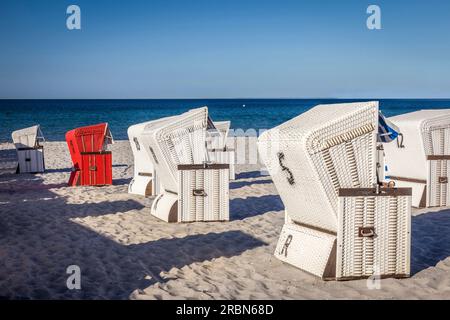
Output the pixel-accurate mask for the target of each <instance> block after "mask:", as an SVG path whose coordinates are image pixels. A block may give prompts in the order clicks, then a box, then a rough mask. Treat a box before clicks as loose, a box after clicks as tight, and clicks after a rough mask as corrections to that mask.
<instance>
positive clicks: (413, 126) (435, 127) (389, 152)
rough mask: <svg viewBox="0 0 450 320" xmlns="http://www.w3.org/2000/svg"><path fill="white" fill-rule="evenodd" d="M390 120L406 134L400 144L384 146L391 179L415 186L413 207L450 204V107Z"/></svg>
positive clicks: (408, 114)
mask: <svg viewBox="0 0 450 320" xmlns="http://www.w3.org/2000/svg"><path fill="white" fill-rule="evenodd" d="M389 120H390V121H392V122H394V123H395V124H396V125H397V126H399V127H400V128H401V130H402V134H403V141H399V144H390V145H386V146H385V154H386V164H387V167H388V176H389V180H390V181H394V182H395V184H396V185H397V186H401V187H411V188H412V190H413V194H412V205H413V206H414V207H425V206H426V207H436V206H448V205H450V185H449V183H448V182H449V178H450V109H443V110H421V111H416V112H411V113H406V114H402V115H399V116H395V117H391V118H389ZM400 140H401V139H400ZM400 143H401V145H400Z"/></svg>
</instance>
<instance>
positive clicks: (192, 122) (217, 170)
mask: <svg viewBox="0 0 450 320" xmlns="http://www.w3.org/2000/svg"><path fill="white" fill-rule="evenodd" d="M208 119H209V118H208V109H207V108H206V107H203V108H198V109H194V110H190V111H188V112H186V113H184V114H182V115H179V116H175V117H170V118H164V119H161V121H159V122H157V123H152V124H149V125H147V126H146V127H145V128H144V130H143V133H142V142H143V144H144V145H145V147H144V149H145V151H146V152H148V155H149V157H150V158H151V159H152V162H153V165H154V168H155V170H156V172H157V173H158V177H159V179H160V183H161V194H159V195H158V196H157V197H156V198H155V200H154V201H153V204H152V208H151V214H152V215H154V216H155V217H157V218H159V219H161V220H163V221H167V222H194V221H226V220H229V206H228V202H229V165H228V164H222V163H212V162H210V161H208V155H207V148H206V136H207V134H206V131H207V126H208V121H209V120H208Z"/></svg>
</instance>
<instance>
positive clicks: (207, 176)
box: [178, 169, 230, 222]
mask: <svg viewBox="0 0 450 320" xmlns="http://www.w3.org/2000/svg"><path fill="white" fill-rule="evenodd" d="M178 180H179V183H180V189H181V190H180V193H179V194H178V221H179V222H194V221H228V220H229V219H230V214H229V169H208V170H205V169H198V170H179V171H178Z"/></svg>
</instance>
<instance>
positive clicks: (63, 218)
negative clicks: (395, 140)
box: [0, 141, 450, 299]
mask: <svg viewBox="0 0 450 320" xmlns="http://www.w3.org/2000/svg"><path fill="white" fill-rule="evenodd" d="M111 149H112V151H113V177H114V185H112V186H108V187H76V188H69V187H67V181H68V178H69V174H70V170H71V169H70V166H71V161H70V157H69V154H68V151H67V147H66V144H65V142H47V143H45V162H46V168H47V172H46V173H45V174H37V175H30V174H21V175H16V174H13V173H11V172H8V170H6V169H7V167H8V166H10V165H11V162H9V161H8V157H9V156H10V155H11V154H13V152H14V151H13V145H12V144H7V143H3V144H0V153H1V157H0V158H1V175H0V261H1V265H2V266H1V268H0V297H2V298H12V299H49V298H50V299H433V298H444V299H450V209H442V208H441V209H433V210H429V209H426V210H416V209H413V210H412V212H413V218H412V260H411V268H412V277H411V278H408V279H402V280H397V279H384V280H381V282H380V288H379V289H370V288H369V287H370V286H369V287H368V285H367V280H358V281H347V282H324V281H322V280H320V279H318V278H316V277H314V276H311V275H309V274H307V273H305V272H303V271H301V270H299V269H296V268H295V267H293V266H290V265H287V264H284V263H282V262H281V261H279V260H277V259H276V258H275V257H274V256H273V251H274V248H275V245H276V243H277V240H278V236H279V233H280V230H281V227H282V225H283V221H284V213H283V210H284V208H283V203H282V202H281V200H280V198H279V196H278V195H277V191H276V189H275V187H274V185H273V183H272V181H271V179H270V176H265V175H262V174H261V172H260V168H259V167H258V166H257V165H241V166H237V177H236V180H235V181H233V182H232V183H231V185H230V215H231V221H230V222H227V223H223V222H222V223H221V222H214V223H190V224H168V223H165V222H162V221H159V220H158V219H156V218H155V217H153V216H151V215H150V205H151V203H152V200H153V199H152V198H142V197H139V196H135V195H129V194H128V193H127V185H128V183H129V181H130V180H131V177H132V174H133V157H132V153H131V150H130V148H129V144H128V141H118V142H116V143H115V144H114V145H113V146H112V147H111ZM70 265H78V266H79V267H80V269H81V290H69V289H68V288H67V287H66V280H67V277H68V276H69V275H68V274H66V268H67V267H68V266H70Z"/></svg>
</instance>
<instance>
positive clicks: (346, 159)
mask: <svg viewBox="0 0 450 320" xmlns="http://www.w3.org/2000/svg"><path fill="white" fill-rule="evenodd" d="M377 133H378V102H363V103H344V104H333V105H319V106H316V107H314V108H312V109H311V110H309V111H307V112H305V113H303V114H301V115H299V116H297V117H295V118H293V119H291V120H289V121H287V122H285V123H283V124H281V125H280V126H278V127H276V128H273V129H271V130H268V131H266V132H264V133H263V134H262V135H261V136H260V138H259V141H258V149H259V152H260V155H261V157H262V159H263V161H264V163H265V164H266V167H267V170H268V171H269V173H270V175H271V176H272V179H273V182H274V184H275V186H276V188H277V190H278V192H279V194H280V197H281V199H282V201H283V203H284V205H285V208H286V212H287V214H288V216H289V217H290V218H291V219H292V220H294V221H295V222H297V223H300V224H304V225H308V226H313V227H316V228H319V229H323V230H329V231H333V232H336V231H337V213H338V192H339V189H341V188H355V187H359V188H371V187H373V186H374V184H375V183H376V182H377V178H376V157H377V154H376V143H377V142H376V141H377Z"/></svg>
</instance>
